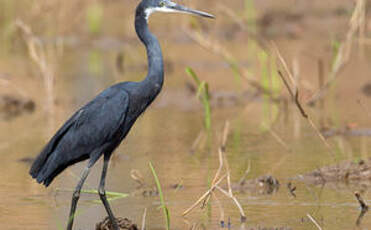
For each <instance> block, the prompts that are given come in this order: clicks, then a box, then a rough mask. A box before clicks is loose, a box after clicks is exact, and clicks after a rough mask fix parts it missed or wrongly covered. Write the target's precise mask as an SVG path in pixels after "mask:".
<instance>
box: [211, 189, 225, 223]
mask: <svg viewBox="0 0 371 230" xmlns="http://www.w3.org/2000/svg"><path fill="white" fill-rule="evenodd" d="M212 196H213V199H214V200H215V202H216V205H217V206H218V208H219V212H220V218H219V219H220V222H224V220H225V215H224V209H223V206H222V203H221V202H220V200H219V199H218V197H217V196H216V194H215V193H214V192H213V193H212Z"/></svg>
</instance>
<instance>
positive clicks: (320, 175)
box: [300, 158, 371, 185]
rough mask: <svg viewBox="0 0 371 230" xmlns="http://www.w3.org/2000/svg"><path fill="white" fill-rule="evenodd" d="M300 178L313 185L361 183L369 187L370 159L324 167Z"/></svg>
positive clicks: (370, 179)
mask: <svg viewBox="0 0 371 230" xmlns="http://www.w3.org/2000/svg"><path fill="white" fill-rule="evenodd" d="M300 178H301V179H302V180H304V181H306V182H309V183H313V184H325V183H327V182H347V183H352V182H361V181H362V183H366V184H369V185H371V159H370V158H369V159H368V160H360V161H358V162H353V161H346V162H343V163H339V164H336V165H331V166H326V167H323V168H320V169H317V170H315V171H313V172H310V173H307V174H304V175H302V176H300Z"/></svg>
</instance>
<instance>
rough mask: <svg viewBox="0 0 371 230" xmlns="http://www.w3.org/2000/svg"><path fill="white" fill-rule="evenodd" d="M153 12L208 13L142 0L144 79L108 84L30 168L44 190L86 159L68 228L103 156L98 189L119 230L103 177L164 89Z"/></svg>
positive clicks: (139, 24) (138, 18) (139, 27)
mask: <svg viewBox="0 0 371 230" xmlns="http://www.w3.org/2000/svg"><path fill="white" fill-rule="evenodd" d="M154 11H165V12H170V11H172V12H175V11H177V12H186V13H192V14H197V15H201V16H205V17H212V16H211V15H209V14H207V13H203V12H200V11H195V10H191V9H188V8H185V7H183V6H180V5H177V4H175V3H173V2H170V1H169V0H142V2H141V3H140V4H139V5H138V7H137V9H136V15H135V29H136V32H137V35H138V37H139V38H140V40H141V41H142V42H143V44H144V45H145V46H146V51H147V57H148V74H147V77H146V78H145V79H144V80H143V81H141V82H124V83H118V84H116V85H113V86H111V87H109V88H108V89H106V90H104V91H103V92H101V93H100V94H99V95H98V96H96V97H95V98H94V99H93V100H92V101H90V102H89V103H87V104H86V105H85V106H83V107H82V108H81V109H79V110H78V111H77V112H76V113H75V114H74V115H72V117H71V118H70V119H69V120H68V121H67V122H66V123H65V124H64V125H63V126H62V127H61V128H60V129H59V130H58V131H57V133H56V134H55V135H54V136H53V137H52V139H51V140H50V141H49V143H48V144H47V145H46V146H45V147H44V149H43V150H42V151H41V153H40V154H39V156H38V157H37V158H36V160H35V161H34V163H33V165H32V167H31V169H30V174H31V176H32V177H33V178H35V179H36V180H37V182H38V183H43V184H44V185H45V186H46V187H47V186H48V185H49V184H50V183H51V182H52V181H53V180H54V178H55V177H56V176H58V174H59V173H61V172H62V171H63V170H64V169H66V168H67V167H68V166H70V165H72V164H75V163H77V162H80V161H82V160H87V159H89V161H88V165H87V167H86V168H85V170H84V171H83V174H82V176H81V179H80V181H79V183H78V185H77V187H76V189H75V192H74V194H73V198H72V204H71V210H70V218H69V221H68V226H67V229H68V230H71V229H72V224H73V218H74V214H75V211H76V206H77V201H78V199H79V197H80V190H81V188H82V185H83V183H84V181H85V179H86V178H87V176H88V174H89V171H90V168H91V167H92V166H93V165H94V164H95V162H96V161H97V160H98V159H99V158H100V157H101V156H102V155H104V164H103V170H102V176H101V180H100V184H99V190H98V191H99V195H100V198H101V200H102V202H103V204H104V207H105V209H106V211H107V213H108V216H109V218H110V221H111V222H112V226H113V228H114V229H115V230H116V229H118V225H117V222H116V220H115V218H114V216H113V213H112V211H111V208H110V206H109V204H108V201H107V199H106V195H105V190H104V184H105V177H106V173H107V168H108V162H109V159H110V157H111V154H112V152H113V151H114V150H115V149H116V148H117V146H118V145H119V144H120V143H121V141H122V140H123V139H124V138H125V136H126V135H127V134H128V132H129V131H130V129H131V127H132V126H133V124H134V123H135V121H136V119H137V118H138V117H139V116H140V115H141V114H142V113H143V111H144V110H145V109H146V108H147V107H148V106H149V105H150V104H151V103H152V101H153V100H154V99H155V98H156V96H157V95H158V94H159V93H160V91H161V88H162V85H163V79H164V68H163V58H162V53H161V47H160V45H159V43H158V41H157V39H156V37H155V36H153V35H152V34H151V32H150V31H149V29H148V25H147V20H148V17H149V15H150V14H151V13H152V12H154Z"/></svg>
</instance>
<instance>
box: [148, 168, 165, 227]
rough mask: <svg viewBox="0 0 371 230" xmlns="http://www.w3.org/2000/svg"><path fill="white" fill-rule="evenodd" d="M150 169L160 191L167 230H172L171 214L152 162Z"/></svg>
mask: <svg viewBox="0 0 371 230" xmlns="http://www.w3.org/2000/svg"><path fill="white" fill-rule="evenodd" d="M149 167H150V168H151V171H152V174H153V177H154V178H155V182H156V186H157V190H158V193H159V196H160V201H161V207H162V210H163V211H164V217H165V222H166V230H170V213H169V209H168V208H167V206H166V204H165V199H164V195H163V193H162V189H161V184H160V180H159V179H158V176H157V173H156V171H155V168H154V167H153V165H152V163H151V162H149Z"/></svg>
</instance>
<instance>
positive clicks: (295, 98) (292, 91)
mask: <svg viewBox="0 0 371 230" xmlns="http://www.w3.org/2000/svg"><path fill="white" fill-rule="evenodd" d="M272 44H273V48H274V50H275V51H276V53H277V56H278V57H279V60H280V61H281V64H282V65H283V66H284V69H285V71H286V72H287V75H288V78H289V79H290V81H291V84H292V85H293V89H292V87H291V86H290V83H289V82H288V81H287V80H286V78H285V77H284V75H283V73H282V72H281V71H278V74H279V76H280V77H281V79H282V81H283V83H284V85H285V86H286V88H287V90H288V91H289V94H290V96H291V98H292V100H293V101H294V103H295V105H296V107H297V108H298V109H299V111H300V114H301V115H302V116H303V117H304V118H305V119H306V120H307V121H308V123H309V124H310V126H311V127H312V128H313V130H314V131H315V133H316V134H317V135H318V136H319V137H320V139H321V141H322V142H323V143H324V144H325V146H326V147H327V149H328V150H329V152H330V153H331V154H332V156H335V153H334V151H333V149H332V147H331V146H330V144H329V143H328V142H327V141H326V139H325V137H324V136H323V135H322V133H321V132H320V131H319V129H318V128H317V127H316V125H315V124H314V122H313V120H312V119H311V118H310V117H309V115H308V114H307V113H306V111H305V110H304V108H303V106H302V104H301V102H300V99H299V88H298V87H297V85H296V83H295V80H294V78H293V75H292V74H291V72H290V69H289V68H288V66H287V64H286V61H285V60H284V58H283V57H282V55H281V53H280V51H279V50H278V48H277V46H276V45H275V44H274V43H272Z"/></svg>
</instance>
